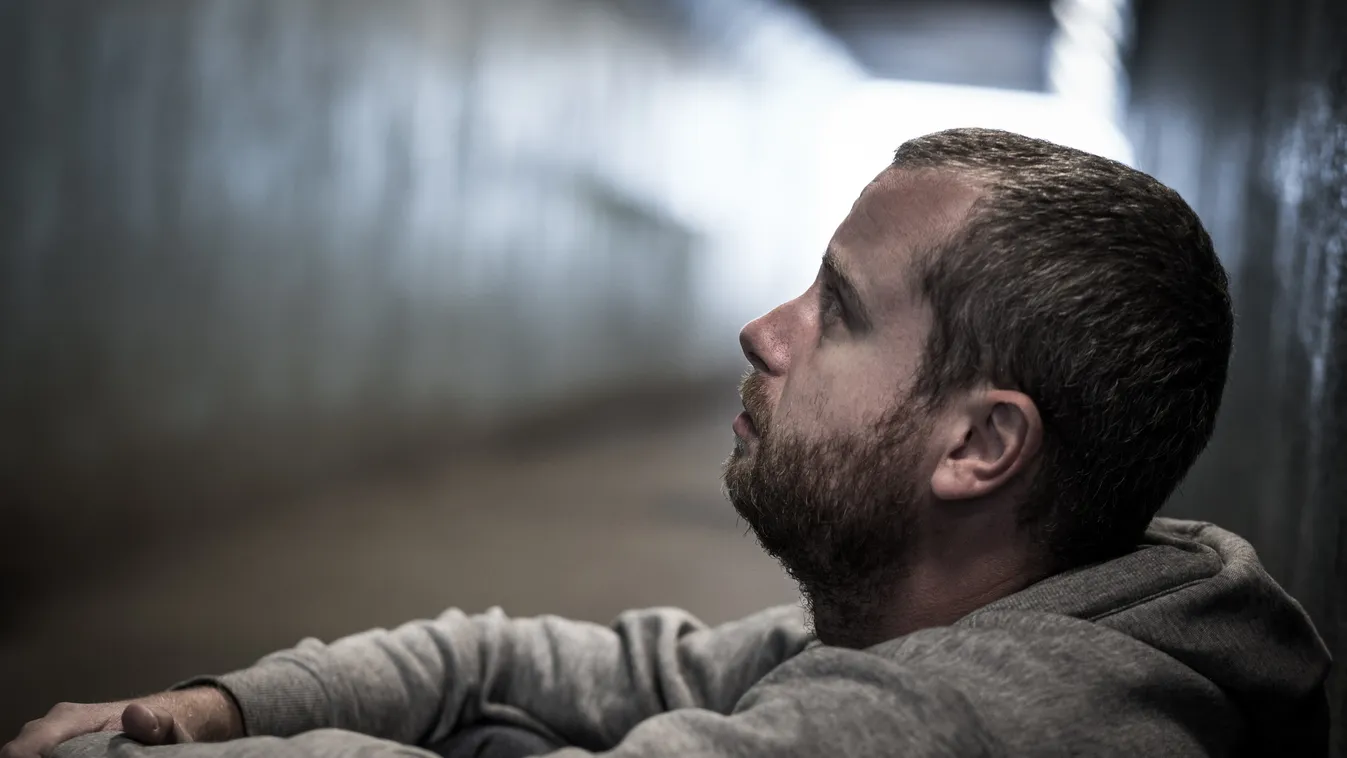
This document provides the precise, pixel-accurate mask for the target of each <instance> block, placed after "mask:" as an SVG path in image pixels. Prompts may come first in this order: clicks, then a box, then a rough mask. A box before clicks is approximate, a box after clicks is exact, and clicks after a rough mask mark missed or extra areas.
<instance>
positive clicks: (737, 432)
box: [733, 411, 758, 440]
mask: <svg viewBox="0 0 1347 758" xmlns="http://www.w3.org/2000/svg"><path fill="white" fill-rule="evenodd" d="M733 428H734V436H736V437H738V438H739V439H741V440H751V439H757V437H758V427H757V425H756V424H754V423H753V417H752V416H750V415H748V412H747V411H744V412H743V413H740V414H739V415H738V416H735V417H734V424H733Z"/></svg>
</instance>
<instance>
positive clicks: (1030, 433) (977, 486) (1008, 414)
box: [931, 389, 1043, 500]
mask: <svg viewBox="0 0 1347 758" xmlns="http://www.w3.org/2000/svg"><path fill="white" fill-rule="evenodd" d="M944 415H945V418H944V419H943V420H942V422H941V426H944V427H945V429H944V430H942V431H944V432H947V434H943V433H942V434H939V436H940V437H942V438H944V439H946V440H948V443H947V444H946V446H945V448H944V450H942V451H941V457H940V460H939V461H938V462H937V463H936V467H935V471H934V472H933V473H932V474H931V492H932V494H934V495H935V496H936V497H937V498H939V499H941V500H969V499H972V498H978V497H984V496H986V495H990V494H991V493H993V492H995V491H997V490H998V489H1000V488H1001V487H1003V486H1004V485H1005V484H1006V483H1007V482H1009V481H1010V480H1012V479H1014V478H1015V477H1016V476H1017V475H1018V474H1019V473H1020V472H1021V471H1024V470H1025V469H1026V468H1028V467H1029V466H1030V465H1031V464H1032V463H1033V462H1034V459H1035V458H1037V457H1038V451H1039V449H1040V448H1041V447H1042V444H1043V420H1042V418H1041V417H1040V416H1039V415H1038V406H1037V405H1035V404H1034V401H1033V400H1031V399H1029V396H1028V395H1025V394H1024V393H1023V392H1015V391H1013V390H996V389H992V390H976V391H974V392H973V393H971V394H970V395H969V396H968V397H967V398H966V399H964V401H963V402H957V401H956V402H955V403H952V404H951V405H950V407H949V408H947V410H946V413H945V414H944Z"/></svg>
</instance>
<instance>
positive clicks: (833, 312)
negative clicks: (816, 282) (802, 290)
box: [818, 286, 842, 324]
mask: <svg viewBox="0 0 1347 758" xmlns="http://www.w3.org/2000/svg"><path fill="white" fill-rule="evenodd" d="M818 305H819V317H820V318H822V320H823V322H824V323H825V324H830V323H832V322H834V321H836V320H837V319H838V318H840V317H841V316H842V300H841V298H839V297H838V296H837V291H836V290H834V289H833V288H832V287H831V286H824V287H823V288H822V289H820V290H819V303H818Z"/></svg>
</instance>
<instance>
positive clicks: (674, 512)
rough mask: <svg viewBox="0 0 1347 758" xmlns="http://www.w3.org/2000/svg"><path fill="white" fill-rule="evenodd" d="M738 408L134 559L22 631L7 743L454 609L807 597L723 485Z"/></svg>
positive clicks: (4, 704)
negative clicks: (264, 661)
mask: <svg viewBox="0 0 1347 758" xmlns="http://www.w3.org/2000/svg"><path fill="white" fill-rule="evenodd" d="M731 416H732V413H730V412H728V410H727V409H726V408H724V407H723V405H712V404H707V406H706V407H705V408H704V409H701V410H698V411H697V412H693V413H689V414H687V415H686V416H685V417H684V418H683V419H682V420H680V421H675V422H660V423H659V424H658V425H656V426H654V427H652V428H639V425H638V424H630V425H629V428H628V429H626V430H625V431H622V432H620V433H608V434H605V435H592V434H591V435H586V436H585V438H584V439H576V440H569V441H568V440H565V439H564V438H563V439H558V440H556V441H554V442H549V443H548V445H547V446H546V447H545V448H543V449H531V450H530V451H529V452H528V453H527V455H525V456H523V457H522V458H521V457H520V456H519V455H512V454H508V453H505V452H502V451H498V452H495V453H492V454H483V455H477V456H458V457H457V458H456V460H453V461H446V462H445V463H444V464H443V465H442V466H440V467H438V468H437V469H435V470H430V471H424V472H421V473H418V474H415V475H402V476H400V478H398V479H397V480H394V481H386V480H385V481H368V482H364V483H360V484H356V485H351V486H348V487H344V488H343V489H342V491H340V492H336V493H324V494H315V495H311V496H309V497H307V498H302V499H297V500H295V501H293V502H283V503H277V504H276V505H275V507H272V508H268V509H264V513H265V515H254V516H248V517H246V518H247V521H243V522H239V523H235V524H234V525H233V526H232V527H231V528H230V529H228V530H220V531H219V532H218V533H216V534H215V535H214V536H213V537H211V538H209V539H204V540H192V541H191V544H181V543H173V542H169V543H163V544H156V545H153V546H150V547H146V548H141V549H137V550H134V551H128V554H127V555H125V556H123V557H122V559H121V560H118V561H115V564H116V565H110V566H108V567H107V568H106V570H102V571H99V572H97V573H96V574H94V575H90V576H88V577H87V580H86V581H83V582H82V586H80V587H79V588H78V589H77V590H70V591H64V592H62V593H61V594H60V596H58V597H48V598H45V602H42V603H40V604H38V605H36V606H34V607H31V608H25V609H24V610H23V612H22V613H21V614H18V618H17V621H16V622H13V623H11V624H10V625H9V627H8V629H7V631H6V632H5V634H6V637H7V638H5V639H3V640H0V642H2V643H3V644H0V683H2V684H0V737H4V738H5V739H7V738H8V737H9V736H12V734H13V733H15V732H16V731H17V729H18V728H19V726H20V725H21V724H22V723H23V722H24V721H26V720H28V719H30V718H34V717H36V716H37V715H40V714H41V713H42V712H44V711H45V710H46V708H47V707H49V706H50V705H52V704H54V703H55V702H57V701H60V700H69V701H76V702H89V701H100V700H108V699H118V698H122V697H128V696H132V695H137V694H143V693H145V692H149V691H153V690H156V689H160V688H162V687H164V686H166V685H168V684H171V683H173V682H174V681H176V680H179V679H182V678H185V677H187V676H189V675H192V674H197V673H203V672H221V671H225V670H229V669H233V668H236V667H240V666H245V665H247V664H249V663H250V662H251V661H252V660H254V659H255V658H257V657H258V656H260V655H262V654H264V653H266V652H269V651H271V650H273V649H277V648H281V647H288V646H290V645H292V644H294V643H295V642H296V641H297V640H299V639H300V638H301V637H304V636H310V635H312V636H317V637H319V638H323V639H331V638H333V637H336V636H340V635H342V634H345V633H350V632H355V631H359V630H362V629H366V628H369V627H372V626H388V625H393V624H397V623H399V622H401V621H406V620H409V619H412V618H419V617H425V616H429V615H433V614H436V613H438V612H439V611H440V610H442V609H444V608H445V607H449V606H457V607H460V608H463V609H465V610H469V611H475V610H483V609H486V608H488V607H490V606H493V605H500V606H501V607H503V608H504V609H505V610H506V612H507V613H511V614H514V615H528V614H535V613H541V612H548V613H559V614H564V615H568V616H572V617H578V618H584V619H591V620H596V621H605V622H606V621H608V620H610V619H611V618H612V617H613V616H614V615H615V614H616V613H617V612H619V611H621V610H623V609H625V608H630V607H640V606H651V605H675V606H682V607H685V608H688V609H690V610H692V611H693V612H694V613H696V614H698V615H699V616H700V617H701V618H702V619H703V620H705V621H707V622H710V623H715V622H719V621H724V620H728V619H731V618H734V617H737V616H739V615H742V614H745V613H748V612H750V611H753V610H755V609H757V608H760V607H763V606H766V605H769V604H775V603H783V602H794V601H795V599H796V594H795V589H794V586H793V585H792V584H791V583H790V582H789V581H788V579H787V578H786V577H785V576H784V575H783V573H782V572H781V571H780V569H779V568H778V567H777V566H776V564H775V563H773V562H772V561H771V560H770V559H768V558H766V557H765V556H763V555H762V554H761V553H760V552H759V550H758V548H757V546H756V545H755V543H754V541H753V539H752V536H751V535H746V534H745V529H744V526H743V524H742V523H740V522H738V521H737V519H736V517H735V514H734V513H733V510H732V509H731V507H730V506H729V504H728V503H726V502H725V501H724V498H723V496H722V495H721V493H720V484H719V466H720V461H721V460H722V459H723V458H724V455H725V453H726V452H727V451H728V447H729V445H730V444H731V436H730V432H729V422H730V418H731ZM254 512H255V511H254ZM3 741H4V739H0V742H3Z"/></svg>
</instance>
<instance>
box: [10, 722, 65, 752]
mask: <svg viewBox="0 0 1347 758" xmlns="http://www.w3.org/2000/svg"><path fill="white" fill-rule="evenodd" d="M77 734H78V732H76V733H74V734H69V735H67V734H66V733H65V732H64V731H61V730H58V729H54V728H52V726H51V725H50V724H38V725H37V726H25V727H24V729H23V731H22V732H20V733H19V736H18V737H15V738H14V741H13V742H10V743H9V744H8V745H5V747H4V749H3V750H0V756H3V758H46V756H49V755H51V752H52V751H53V750H55V749H56V746H57V745H59V744H61V743H62V742H64V741H65V740H67V739H69V738H70V737H73V736H76V735H77Z"/></svg>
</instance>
